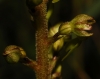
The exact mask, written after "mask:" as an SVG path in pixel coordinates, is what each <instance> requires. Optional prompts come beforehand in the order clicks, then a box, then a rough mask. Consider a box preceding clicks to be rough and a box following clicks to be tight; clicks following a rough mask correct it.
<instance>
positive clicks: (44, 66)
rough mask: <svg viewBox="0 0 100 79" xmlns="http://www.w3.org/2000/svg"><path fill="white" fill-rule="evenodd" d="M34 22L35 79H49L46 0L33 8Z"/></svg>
mask: <svg viewBox="0 0 100 79" xmlns="http://www.w3.org/2000/svg"><path fill="white" fill-rule="evenodd" d="M35 10H36V13H35V16H36V17H35V20H36V27H37V29H36V61H37V64H38V69H37V70H36V77H37V79H50V73H49V68H48V67H49V62H50V61H49V59H48V49H49V46H50V42H49V39H48V20H47V19H46V14H47V0H43V2H42V3H41V4H40V5H38V6H36V7H35Z"/></svg>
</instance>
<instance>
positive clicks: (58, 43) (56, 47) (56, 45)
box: [53, 37, 64, 51]
mask: <svg viewBox="0 0 100 79" xmlns="http://www.w3.org/2000/svg"><path fill="white" fill-rule="evenodd" d="M63 44H64V39H63V37H62V38H60V39H58V40H57V41H56V42H55V43H54V44H53V49H54V50H55V51H59V50H60V49H61V48H62V47H63Z"/></svg>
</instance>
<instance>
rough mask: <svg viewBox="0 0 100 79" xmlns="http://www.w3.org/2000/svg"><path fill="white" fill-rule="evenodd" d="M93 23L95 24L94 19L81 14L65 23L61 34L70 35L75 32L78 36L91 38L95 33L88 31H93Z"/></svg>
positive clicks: (60, 31) (60, 30) (61, 28)
mask: <svg viewBox="0 0 100 79" xmlns="http://www.w3.org/2000/svg"><path fill="white" fill-rule="evenodd" d="M93 23H95V20H94V19H93V18H92V17H90V16H88V15H85V14H80V15H78V16H76V17H75V18H74V19H73V20H72V21H70V22H65V23H63V24H62V25H61V26H60V27H59V34H61V35H68V34H70V33H71V32H73V33H74V34H76V35H77V36H91V35H93V33H89V32H88V31H89V30H91V28H92V24H93Z"/></svg>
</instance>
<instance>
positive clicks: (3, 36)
mask: <svg viewBox="0 0 100 79" xmlns="http://www.w3.org/2000/svg"><path fill="white" fill-rule="evenodd" d="M53 8H54V12H53V14H52V16H51V18H50V21H49V24H50V25H51V26H53V25H54V24H56V23H58V22H61V21H63V22H65V21H70V20H71V19H72V18H74V17H75V16H76V15H78V14H83V13H85V14H88V15H90V16H92V17H94V19H95V20H96V24H95V25H94V26H93V29H92V32H93V33H94V35H93V36H91V37H89V38H88V39H87V40H85V41H84V42H83V43H82V44H81V46H80V47H78V48H77V49H76V50H75V51H74V52H73V53H72V54H71V55H70V56H69V57H68V58H67V59H66V60H65V61H64V62H63V63H62V66H63V69H62V76H63V79H100V0H60V1H59V2H57V3H55V4H53ZM8 45H18V46H21V47H22V48H23V49H24V50H25V51H26V52H27V55H28V57H30V58H32V59H35V28H34V26H32V24H31V21H30V14H29V12H28V9H27V6H26V2H25V0H0V79H35V75H34V71H32V70H31V69H30V68H28V67H26V66H24V65H22V64H20V63H18V64H9V63H7V62H6V60H5V58H4V57H3V56H2V53H3V52H4V49H5V47H6V46H8Z"/></svg>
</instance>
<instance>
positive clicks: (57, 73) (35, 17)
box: [3, 0, 95, 79]
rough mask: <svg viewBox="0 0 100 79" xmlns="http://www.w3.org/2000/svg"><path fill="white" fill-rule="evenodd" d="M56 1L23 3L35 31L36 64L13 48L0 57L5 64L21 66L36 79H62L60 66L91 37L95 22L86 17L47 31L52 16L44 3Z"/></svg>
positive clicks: (21, 50)
mask: <svg viewBox="0 0 100 79" xmlns="http://www.w3.org/2000/svg"><path fill="white" fill-rule="evenodd" d="M58 1H59V0H26V5H27V7H28V11H29V12H30V14H31V16H30V17H31V20H32V22H33V23H35V28H36V60H32V59H30V58H29V57H27V55H26V52H25V51H24V50H23V49H22V48H21V47H19V46H16V45H10V46H7V47H6V48H5V52H4V53H3V55H4V56H5V58H6V60H7V62H9V63H18V62H20V63H22V64H24V65H26V66H29V67H31V68H32V69H33V70H34V72H35V73H36V79H56V78H57V79H58V78H59V79H62V78H63V77H62V76H61V70H62V64H61V62H63V61H64V60H65V59H66V58H67V57H68V56H69V54H70V53H72V52H73V50H74V49H75V48H77V47H78V46H79V45H80V44H81V42H82V41H84V40H85V38H86V37H89V36H92V35H93V33H90V32H88V31H90V30H91V28H92V25H93V23H95V20H94V19H93V18H92V17H91V16H88V15H86V14H80V15H77V16H76V17H75V18H74V19H72V20H71V21H69V22H62V23H59V24H57V25H55V26H53V27H51V28H50V29H48V21H49V17H50V15H51V14H52V12H50V10H51V9H48V10H47V3H48V2H50V3H51V4H53V3H56V2H58ZM33 9H34V10H35V12H33ZM62 51H65V52H62Z"/></svg>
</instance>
